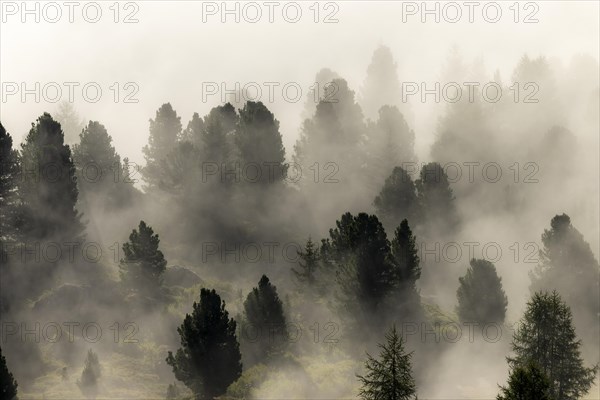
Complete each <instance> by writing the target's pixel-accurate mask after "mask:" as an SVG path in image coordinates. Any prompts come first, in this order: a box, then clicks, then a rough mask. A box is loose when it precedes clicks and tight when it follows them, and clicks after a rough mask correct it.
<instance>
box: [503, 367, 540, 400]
mask: <svg viewBox="0 0 600 400" xmlns="http://www.w3.org/2000/svg"><path fill="white" fill-rule="evenodd" d="M500 391H501V393H500V394H499V395H498V397H497V398H496V399H497V400H552V396H551V395H550V381H549V380H548V378H547V377H546V375H545V374H544V372H543V371H542V370H541V369H540V368H539V367H538V366H537V365H535V364H534V363H529V364H527V365H524V366H518V367H516V368H515V369H514V370H512V371H511V372H510V376H509V377H508V386H507V387H502V388H500Z"/></svg>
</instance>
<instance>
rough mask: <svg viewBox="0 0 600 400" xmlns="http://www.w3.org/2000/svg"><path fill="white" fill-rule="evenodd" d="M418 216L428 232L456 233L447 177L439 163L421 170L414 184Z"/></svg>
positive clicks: (450, 190) (455, 222) (455, 221)
mask: <svg viewBox="0 0 600 400" xmlns="http://www.w3.org/2000/svg"><path fill="white" fill-rule="evenodd" d="M415 186H416V189H417V198H418V202H419V209H420V216H421V218H422V219H423V220H424V224H425V225H426V226H427V228H428V230H429V231H435V233H436V234H441V235H449V234H451V233H453V232H457V231H458V222H459V219H458V214H457V212H456V206H455V204H454V194H453V193H452V188H451V187H450V182H448V175H446V172H444V169H443V168H442V166H441V165H440V164H439V163H436V162H433V163H429V164H426V165H424V166H423V168H421V172H420V177H419V179H417V181H416V182H415Z"/></svg>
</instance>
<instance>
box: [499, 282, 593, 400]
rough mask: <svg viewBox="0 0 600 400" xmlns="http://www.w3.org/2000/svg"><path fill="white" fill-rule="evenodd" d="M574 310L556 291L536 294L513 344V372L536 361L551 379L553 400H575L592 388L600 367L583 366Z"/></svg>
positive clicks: (528, 305) (520, 324)
mask: <svg viewBox="0 0 600 400" xmlns="http://www.w3.org/2000/svg"><path fill="white" fill-rule="evenodd" d="M580 346H581V341H580V340H578V339H577V337H576V334H575V328H574V327H573V323H572V320H571V310H570V308H569V307H568V306H567V304H566V303H564V302H563V301H562V299H561V298H560V295H559V294H558V293H557V292H556V291H554V292H552V293H548V292H537V293H535V294H534V295H533V297H532V298H531V300H530V301H529V302H528V303H527V310H526V311H525V315H524V316H523V318H522V319H521V321H520V323H519V326H518V328H517V330H516V331H515V333H514V336H513V341H512V351H513V352H514V353H515V354H514V356H513V357H509V358H508V362H509V365H510V366H511V367H512V368H513V369H514V368H517V367H523V366H527V365H528V364H529V363H531V362H533V363H535V364H537V365H538V366H539V368H540V369H541V370H542V371H543V373H544V374H545V375H546V376H547V377H548V379H549V381H550V385H551V390H550V393H551V395H552V398H553V399H554V400H576V399H579V398H581V397H582V396H583V395H585V394H586V393H587V392H588V391H589V389H590V388H591V387H592V384H593V382H594V378H595V375H596V373H597V371H598V365H596V366H594V367H593V368H586V367H584V366H583V360H582V358H581V354H580V350H579V348H580Z"/></svg>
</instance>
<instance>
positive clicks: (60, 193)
mask: <svg viewBox="0 0 600 400" xmlns="http://www.w3.org/2000/svg"><path fill="white" fill-rule="evenodd" d="M21 147H22V150H21V167H22V171H26V176H24V177H23V178H22V179H20V180H19V187H18V190H19V199H20V202H21V208H20V213H19V214H20V215H19V222H18V226H19V230H20V234H21V235H22V237H24V238H27V240H30V241H33V240H48V239H50V238H51V239H52V240H56V241H58V242H63V243H64V242H69V241H71V242H77V241H80V240H81V239H82V238H83V236H82V235H83V229H84V226H83V224H82V223H81V221H80V215H79V213H78V212H77V210H76V208H75V205H76V203H77V197H78V194H79V191H78V189H77V179H76V176H75V165H74V163H73V160H72V158H71V149H70V148H69V146H68V145H65V144H64V137H63V132H62V129H61V126H60V124H59V123H58V122H56V121H55V120H54V119H52V117H51V116H50V114H48V113H44V114H43V115H42V116H40V117H39V118H38V119H37V121H36V123H35V124H33V123H32V124H31V130H30V131H29V134H28V135H27V137H26V139H25V143H23V144H22V146H21Z"/></svg>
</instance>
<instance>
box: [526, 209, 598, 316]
mask: <svg viewBox="0 0 600 400" xmlns="http://www.w3.org/2000/svg"><path fill="white" fill-rule="evenodd" d="M550 227H551V228H550V229H549V230H544V233H543V234H542V244H543V249H542V250H541V251H540V261H541V262H540V264H539V265H538V266H537V267H536V269H535V271H534V272H533V273H532V274H531V275H530V277H531V280H532V283H531V287H530V290H531V291H532V293H535V292H536V291H539V290H553V289H556V290H558V291H559V292H560V293H561V294H563V296H564V297H565V300H566V302H567V304H569V305H570V306H571V307H572V308H573V309H574V310H575V316H576V321H577V322H578V324H579V323H581V324H582V326H583V324H585V326H587V325H588V324H594V325H595V326H597V321H598V314H600V304H598V298H600V266H599V265H598V261H597V260H596V258H595V257H594V253H593V252H592V249H591V248H590V245H589V244H588V243H587V242H586V241H585V239H584V238H583V235H582V234H581V233H580V232H579V231H578V230H577V229H576V228H575V227H574V226H573V225H572V224H571V219H570V218H569V216H568V215H566V214H562V215H556V216H555V217H554V218H552V221H551V222H550Z"/></svg>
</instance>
